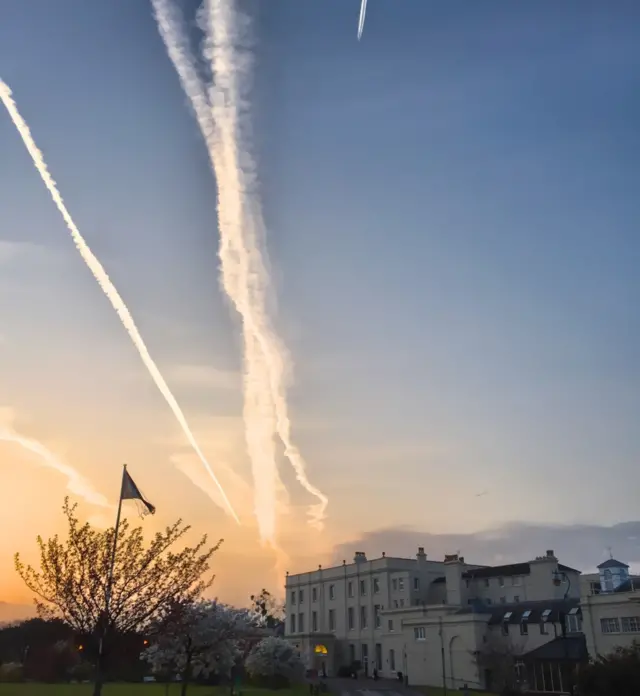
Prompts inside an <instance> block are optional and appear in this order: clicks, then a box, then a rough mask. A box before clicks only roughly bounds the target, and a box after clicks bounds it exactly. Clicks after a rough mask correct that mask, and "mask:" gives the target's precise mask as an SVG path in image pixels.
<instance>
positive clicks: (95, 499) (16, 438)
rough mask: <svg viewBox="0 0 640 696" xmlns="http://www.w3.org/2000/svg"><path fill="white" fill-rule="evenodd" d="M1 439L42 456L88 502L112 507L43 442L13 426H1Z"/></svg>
mask: <svg viewBox="0 0 640 696" xmlns="http://www.w3.org/2000/svg"><path fill="white" fill-rule="evenodd" d="M0 440H2V441H4V442H13V443H15V444H17V445H20V447H22V448H23V449H25V450H27V451H29V452H31V453H32V454H35V455H36V456H38V457H40V458H41V459H42V461H43V462H44V463H45V465H46V466H48V467H49V468H50V469H55V470H56V471H58V472H60V473H61V474H62V475H63V476H66V477H67V488H68V489H69V490H70V491H71V492H72V493H75V494H76V495H79V496H80V497H81V498H84V499H85V500H86V501H87V502H88V503H91V504H92V505H97V506H99V507H104V508H108V507H111V505H109V502H108V501H107V499H106V498H105V497H104V496H103V495H102V493H98V491H96V490H95V489H94V488H93V486H92V485H91V484H90V483H89V482H88V481H87V480H86V479H85V478H84V477H83V476H82V475H81V474H79V473H78V472H77V471H76V470H75V469H74V468H73V467H71V466H69V465H68V464H65V463H64V462H62V461H60V460H59V459H58V458H57V457H56V456H55V454H53V452H51V451H50V450H49V449H47V448H46V447H45V446H44V445H43V444H42V443H41V442H39V441H38V440H34V439H33V438H30V437H24V436H23V435H20V434H19V433H17V432H16V431H15V430H13V429H12V428H7V427H6V426H0Z"/></svg>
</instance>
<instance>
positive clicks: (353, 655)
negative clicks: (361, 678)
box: [349, 643, 356, 664]
mask: <svg viewBox="0 0 640 696" xmlns="http://www.w3.org/2000/svg"><path fill="white" fill-rule="evenodd" d="M349 661H350V662H351V664H353V663H354V662H355V661H356V646H355V645H354V644H353V643H351V645H349Z"/></svg>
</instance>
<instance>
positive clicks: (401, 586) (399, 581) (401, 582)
mask: <svg viewBox="0 0 640 696" xmlns="http://www.w3.org/2000/svg"><path fill="white" fill-rule="evenodd" d="M398 589H399V590H400V592H403V591H404V578H398Z"/></svg>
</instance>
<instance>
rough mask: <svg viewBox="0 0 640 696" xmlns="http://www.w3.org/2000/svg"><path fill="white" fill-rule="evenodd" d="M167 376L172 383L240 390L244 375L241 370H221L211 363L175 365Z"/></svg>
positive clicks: (204, 387) (168, 371)
mask: <svg viewBox="0 0 640 696" xmlns="http://www.w3.org/2000/svg"><path fill="white" fill-rule="evenodd" d="M167 376H168V378H169V379H170V380H171V382H172V383H174V384H176V385H180V386H185V387H196V388H200V389H220V390H225V391H238V392H239V391H240V390H241V389H242V375H241V374H240V373H239V372H234V371H232V370H220V369H218V368H216V367H212V366H211V365H202V364H200V365H198V364H192V365H188V364H180V365H174V366H173V367H170V368H169V369H168V370H167Z"/></svg>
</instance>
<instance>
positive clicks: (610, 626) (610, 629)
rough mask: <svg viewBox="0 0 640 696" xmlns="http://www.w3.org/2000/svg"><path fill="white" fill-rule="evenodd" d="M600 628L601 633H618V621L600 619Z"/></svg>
mask: <svg viewBox="0 0 640 696" xmlns="http://www.w3.org/2000/svg"><path fill="white" fill-rule="evenodd" d="M600 628H601V630H602V632H603V633H620V622H619V621H618V619H600Z"/></svg>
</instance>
